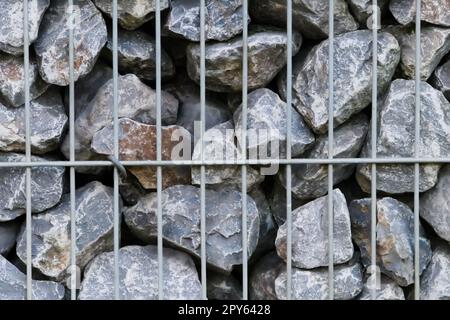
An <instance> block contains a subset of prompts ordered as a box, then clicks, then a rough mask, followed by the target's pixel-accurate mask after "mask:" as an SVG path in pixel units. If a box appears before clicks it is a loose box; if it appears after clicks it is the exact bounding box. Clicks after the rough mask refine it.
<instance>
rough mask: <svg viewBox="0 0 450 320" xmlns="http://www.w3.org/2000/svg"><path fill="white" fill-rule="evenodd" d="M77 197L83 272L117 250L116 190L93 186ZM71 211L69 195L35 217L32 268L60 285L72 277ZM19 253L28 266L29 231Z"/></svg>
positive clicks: (78, 258)
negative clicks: (92, 263)
mask: <svg viewBox="0 0 450 320" xmlns="http://www.w3.org/2000/svg"><path fill="white" fill-rule="evenodd" d="M75 197H76V200H75V201H76V209H75V219H76V221H75V224H76V247H77V249H76V250H77V251H76V264H77V266H78V267H79V268H80V269H83V268H84V267H85V266H86V264H87V263H88V262H89V261H90V260H91V259H92V258H94V257H95V256H96V255H98V254H99V253H102V252H104V251H109V250H112V248H113V227H114V222H113V220H114V217H113V215H114V213H113V205H114V203H113V190H112V188H109V187H106V186H104V185H102V184H101V183H100V182H90V183H89V184H87V185H85V186H83V187H82V188H79V189H77V190H76V193H75ZM119 205H120V199H119ZM70 211H71V210H70V195H69V194H66V195H64V196H63V198H62V200H61V203H60V204H58V205H57V206H56V207H54V208H51V209H49V210H47V211H45V212H44V213H41V214H39V215H34V216H33V220H32V224H31V235H32V238H33V243H32V260H31V262H32V265H33V267H34V268H36V269H38V270H39V271H40V272H41V273H42V274H44V275H46V276H47V277H49V278H51V279H55V280H57V281H61V280H63V279H64V278H65V277H66V276H67V275H68V274H67V272H68V270H67V269H68V268H69V267H70V265H71V260H70V257H71V238H70V224H71V221H70ZM16 252H17V256H18V257H19V258H20V259H21V260H22V261H23V262H24V263H25V262H26V261H27V258H26V234H25V228H22V232H21V233H20V235H19V237H18V239H17V249H16Z"/></svg>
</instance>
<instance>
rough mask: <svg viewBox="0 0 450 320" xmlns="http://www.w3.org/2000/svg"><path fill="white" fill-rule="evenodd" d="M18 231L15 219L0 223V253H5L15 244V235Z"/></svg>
mask: <svg viewBox="0 0 450 320" xmlns="http://www.w3.org/2000/svg"><path fill="white" fill-rule="evenodd" d="M18 233H19V224H18V222H17V221H9V222H2V223H0V255H6V254H8V252H9V251H10V250H11V249H12V248H13V247H14V246H15V245H16V237H17V234H18Z"/></svg>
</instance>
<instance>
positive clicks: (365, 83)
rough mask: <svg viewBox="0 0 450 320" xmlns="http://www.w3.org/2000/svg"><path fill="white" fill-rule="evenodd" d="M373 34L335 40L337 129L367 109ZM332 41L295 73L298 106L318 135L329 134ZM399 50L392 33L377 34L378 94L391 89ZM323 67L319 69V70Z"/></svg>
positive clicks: (315, 51) (357, 33) (317, 49)
mask: <svg viewBox="0 0 450 320" xmlns="http://www.w3.org/2000/svg"><path fill="white" fill-rule="evenodd" d="M372 42H373V37H372V32H371V31H369V30H358V31H354V32H349V33H345V34H342V35H339V36H337V37H336V38H335V41H334V50H335V54H334V115H333V119H334V127H337V126H339V125H340V124H342V123H344V122H345V121H347V120H348V119H349V118H350V117H351V116H352V115H353V114H356V113H358V112H360V111H361V110H363V109H364V108H366V107H367V106H368V105H369V104H370V103H371V98H372V94H371V92H372ZM328 47H329V41H328V40H325V41H323V42H321V43H320V44H318V45H317V46H316V47H314V48H313V49H312V51H311V52H310V53H309V54H308V56H307V57H306V59H305V61H304V62H303V63H300V64H298V65H297V67H296V69H295V70H294V71H293V85H292V88H293V95H294V96H295V99H296V100H295V101H296V103H295V107H296V108H297V110H298V111H299V112H300V114H301V115H303V118H304V119H305V121H306V122H307V123H308V124H309V126H310V127H311V129H313V130H314V131H315V132H316V133H325V132H327V131H328V109H329V108H328V105H329V98H328V96H329V90H328V74H329V70H328V68H329V64H328V51H329V49H328ZM399 59H400V47H399V44H398V42H397V40H396V39H395V38H394V37H393V36H392V35H391V34H389V33H384V32H381V33H379V35H378V68H377V70H378V80H377V84H378V93H379V94H380V95H381V94H382V93H384V91H385V89H387V87H388V86H389V83H390V81H391V78H392V76H393V75H394V72H395V69H396V67H397V64H398V62H399ZM318 66H320V68H319V67H318Z"/></svg>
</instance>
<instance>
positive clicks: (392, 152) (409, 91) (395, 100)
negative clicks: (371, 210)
mask: <svg viewBox="0 0 450 320" xmlns="http://www.w3.org/2000/svg"><path fill="white" fill-rule="evenodd" d="M420 87H421V97H420V105H421V107H420V108H421V113H420V138H421V139H420V143H419V147H420V148H419V155H421V156H422V157H437V158H439V157H447V156H449V154H450V143H449V141H450V103H449V102H448V101H447V100H446V99H445V97H444V95H443V94H442V92H440V91H438V90H436V89H434V88H433V87H432V86H430V85H429V84H428V83H426V82H421V85H420ZM378 112H379V115H378V134H377V139H376V140H377V156H378V157H380V158H394V157H405V158H408V157H412V156H413V155H414V136H415V131H414V119H415V82H414V81H413V80H403V79H398V80H394V81H393V82H392V83H391V86H390V89H389V91H388V93H387V95H386V96H385V97H384V99H382V100H380V101H379V104H378ZM438 119H439V121H437V120H438ZM371 140H372V139H371V133H370V132H369V134H368V136H367V140H366V143H365V145H364V147H363V150H362V153H361V157H363V158H364V157H370V152H371V148H372V147H371ZM439 168H440V165H438V164H425V165H420V185H419V187H420V192H423V191H426V190H429V189H431V188H432V187H433V186H434V185H435V184H436V182H437V179H438V172H439ZM356 177H357V180H358V183H359V185H360V186H361V188H362V189H363V190H364V191H366V192H369V191H370V180H371V170H370V165H367V164H366V165H359V166H358V170H357V176H356ZM377 189H378V190H380V191H384V192H387V193H391V194H396V193H405V192H413V191H414V165H406V164H380V165H377Z"/></svg>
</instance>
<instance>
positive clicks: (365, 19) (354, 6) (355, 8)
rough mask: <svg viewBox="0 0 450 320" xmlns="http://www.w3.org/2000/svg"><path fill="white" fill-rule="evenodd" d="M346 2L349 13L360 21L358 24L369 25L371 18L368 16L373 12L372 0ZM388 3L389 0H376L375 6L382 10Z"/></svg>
mask: <svg viewBox="0 0 450 320" xmlns="http://www.w3.org/2000/svg"><path fill="white" fill-rule="evenodd" d="M347 2H348V6H349V8H350V11H351V13H352V14H353V16H354V17H355V18H356V20H357V21H358V22H359V23H360V26H361V27H362V26H369V25H370V26H371V22H370V23H369V21H371V20H369V18H371V17H372V13H373V12H372V5H373V0H348V1H347ZM388 3H389V0H378V1H377V6H378V7H379V8H380V11H381V12H383V11H384V10H385V8H386V7H387V4H388Z"/></svg>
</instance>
